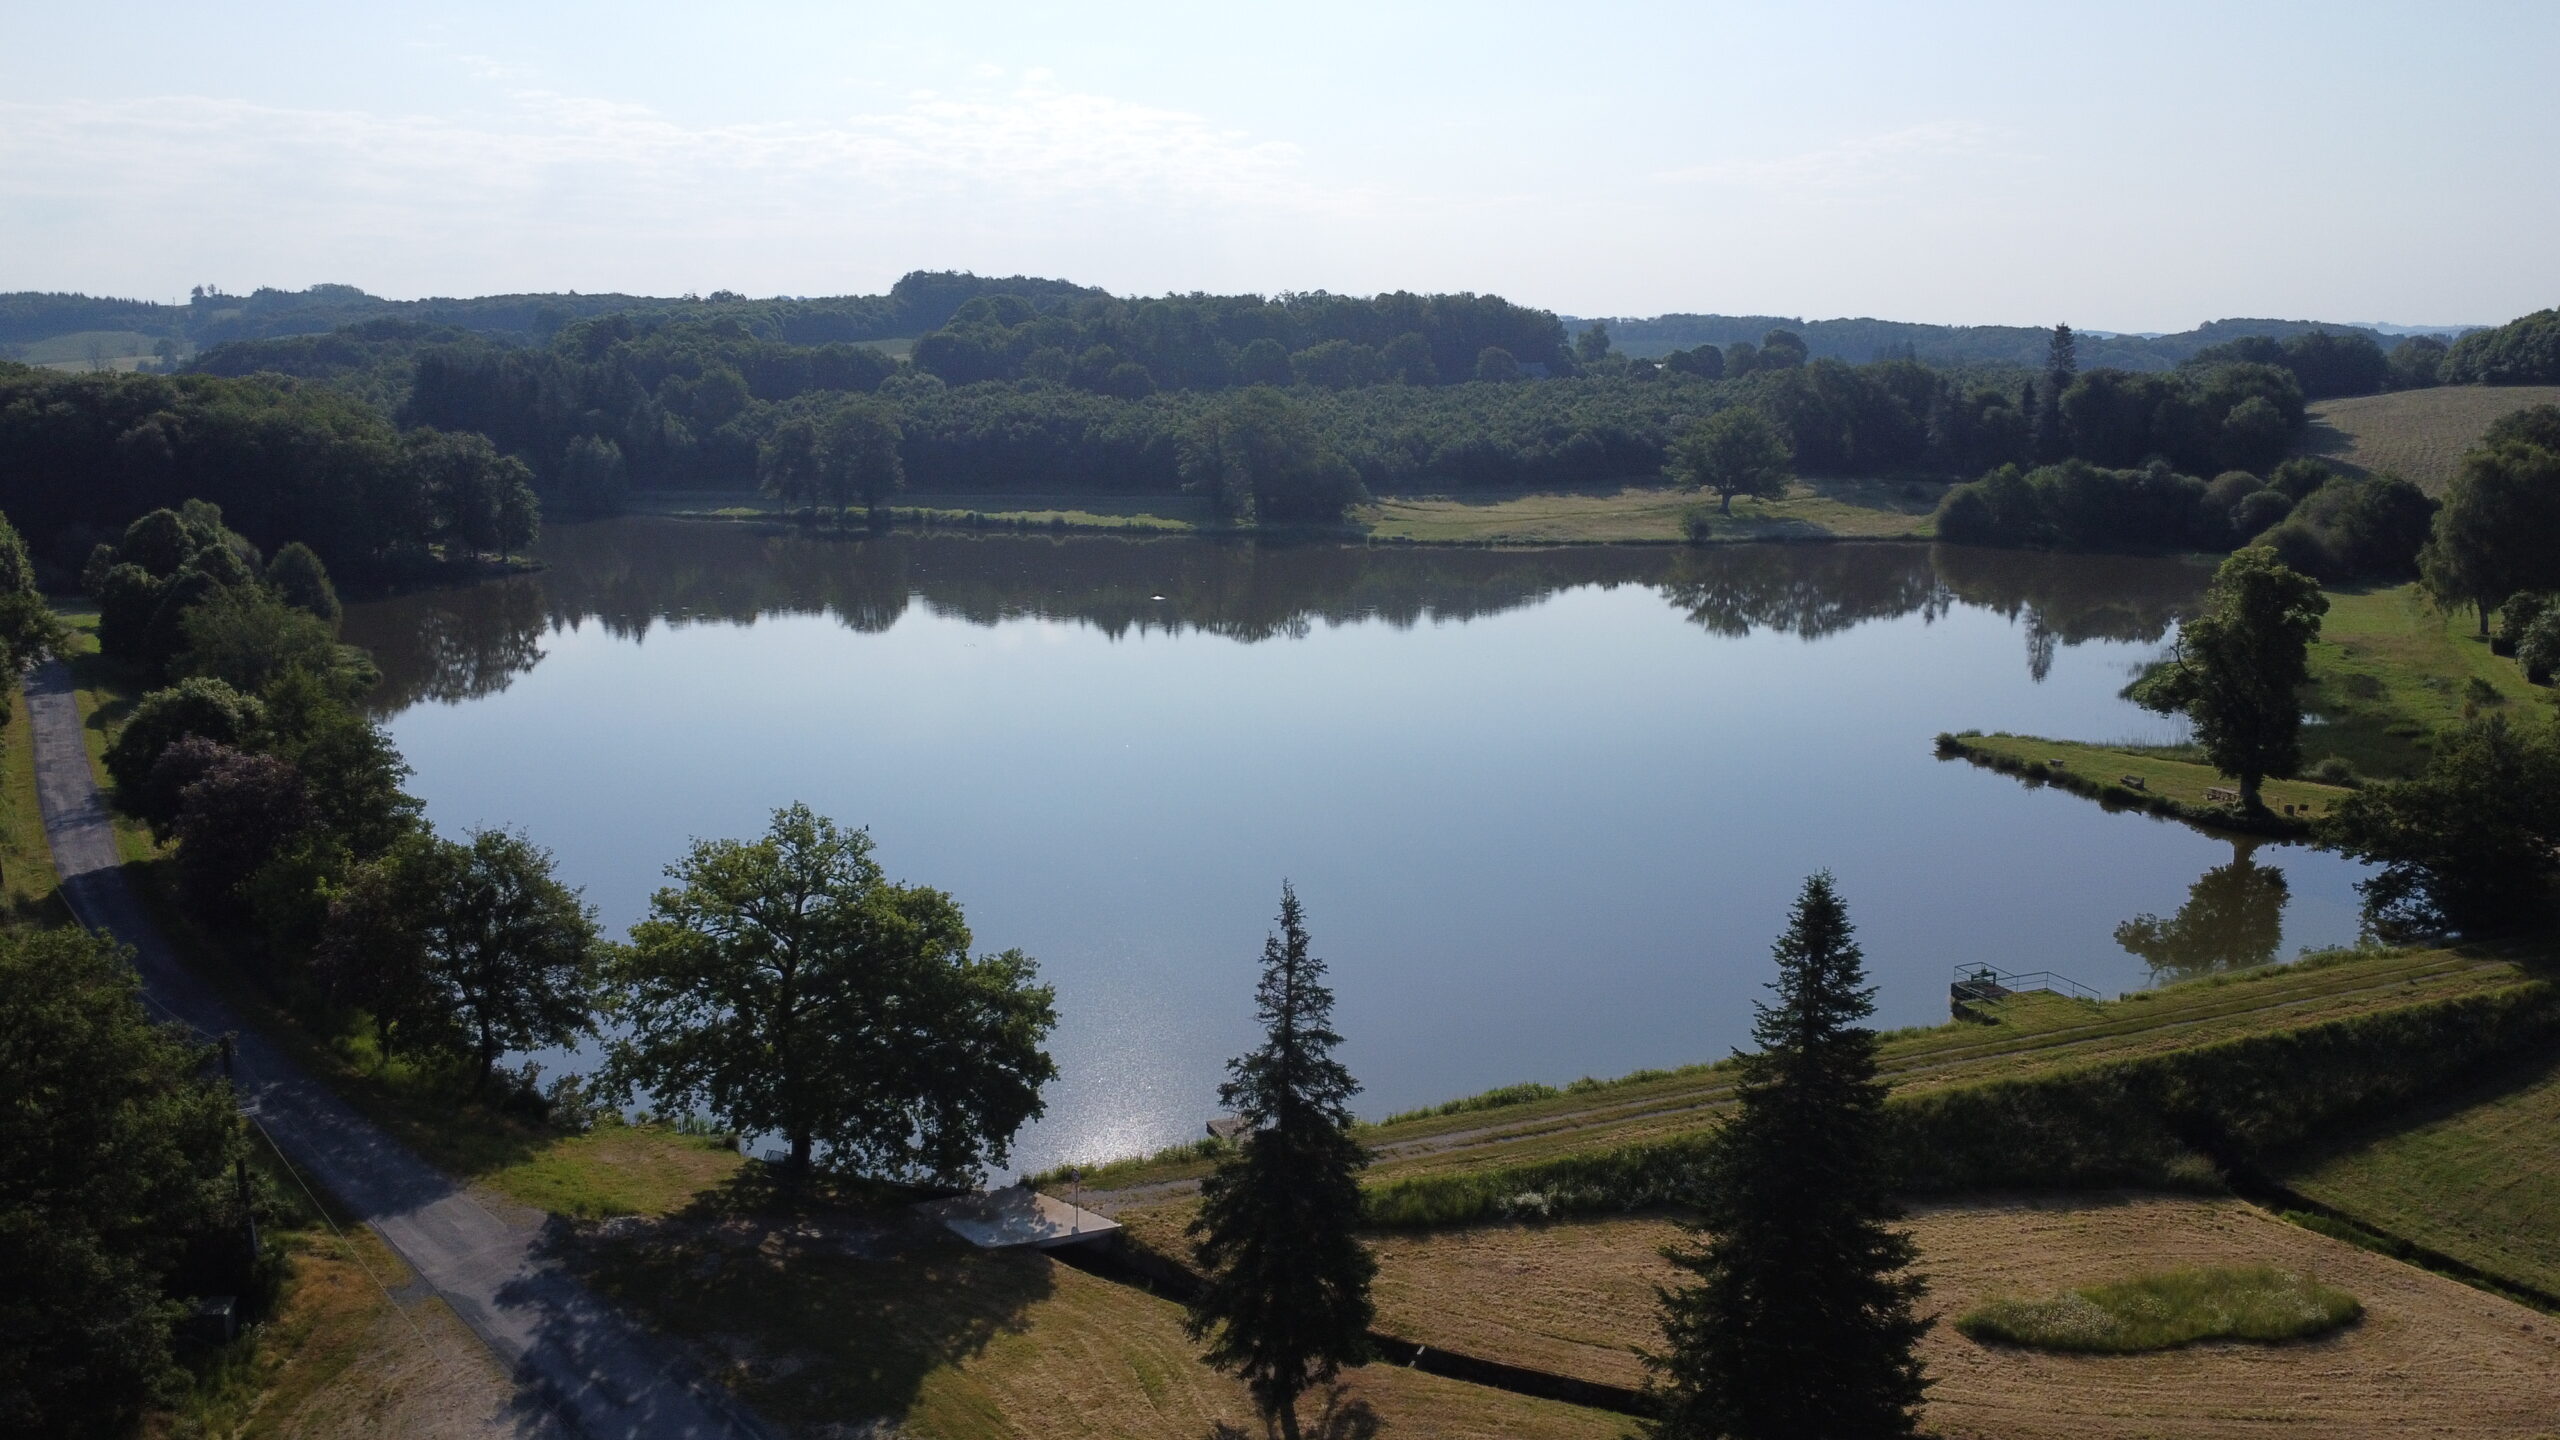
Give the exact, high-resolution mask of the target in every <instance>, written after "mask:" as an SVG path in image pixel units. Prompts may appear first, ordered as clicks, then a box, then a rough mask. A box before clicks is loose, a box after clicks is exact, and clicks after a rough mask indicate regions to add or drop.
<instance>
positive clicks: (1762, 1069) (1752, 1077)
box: [1646, 872, 1929, 1440]
mask: <svg viewBox="0 0 2560 1440" xmlns="http://www.w3.org/2000/svg"><path fill="white" fill-rule="evenodd" d="M1853 933H1854V932H1853V931H1852V930H1851V928H1850V925H1849V915H1848V911H1847V909H1846V908H1845V907H1843V906H1842V905H1841V903H1840V897H1839V895H1838V894H1837V893H1836V892H1835V891H1834V890H1833V889H1832V884H1831V876H1830V875H1829V874H1828V873H1827V872H1826V873H1824V874H1819V875H1816V876H1814V877H1813V878H1812V879H1810V880H1807V881H1806V882H1805V886H1804V893H1803V894H1802V895H1801V896H1799V897H1798V898H1797V900H1796V906H1795V912H1794V915H1793V917H1792V919H1791V920H1790V922H1789V924H1788V926H1787V933H1786V934H1785V935H1784V936H1782V937H1780V938H1779V940H1778V944H1777V949H1776V953H1777V960H1778V979H1777V983H1776V984H1775V985H1773V986H1772V987H1771V988H1772V989H1773V990H1775V991H1776V993H1777V1001H1776V1003H1775V1004H1764V1005H1759V1006H1757V1007H1755V1009H1756V1010H1757V1013H1758V1022H1757V1023H1756V1024H1755V1025H1754V1026H1753V1027H1752V1035H1753V1037H1754V1038H1756V1039H1757V1040H1758V1041H1759V1042H1760V1047H1761V1048H1760V1051H1759V1053H1757V1054H1752V1055H1743V1056H1740V1057H1738V1058H1739V1061H1740V1064H1741V1068H1742V1078H1741V1083H1740V1085H1739V1086H1738V1088H1737V1094H1738V1095H1739V1096H1740V1099H1741V1106H1740V1108H1739V1109H1738V1110H1737V1111H1736V1113H1735V1114H1734V1116H1733V1118H1732V1119H1730V1120H1728V1121H1726V1122H1725V1125H1724V1128H1723V1130H1722V1131H1721V1132H1719V1134H1718V1135H1717V1137H1716V1143H1715V1146H1714V1149H1713V1159H1712V1161H1711V1162H1710V1166H1709V1175H1708V1177H1707V1184H1706V1185H1705V1186H1704V1187H1703V1193H1702V1194H1701V1195H1700V1196H1699V1197H1698V1198H1699V1219H1698V1230H1697V1238H1696V1240H1695V1241H1694V1242H1693V1243H1692V1244H1690V1245H1687V1246H1684V1247H1681V1248H1679V1249H1677V1250H1674V1251H1673V1252H1672V1254H1671V1257H1670V1258H1671V1260H1672V1263H1673V1264H1674V1265H1676V1266H1678V1267H1679V1268H1680V1269H1681V1270H1683V1271H1686V1272H1687V1274H1688V1277H1689V1278H1687V1279H1686V1280H1684V1281H1683V1282H1682V1283H1681V1284H1680V1285H1679V1286H1677V1287H1676V1288H1670V1289H1665V1290H1662V1291H1661V1292H1660V1295H1661V1300H1662V1330H1663V1339H1664V1342H1665V1349H1664V1351H1663V1353H1661V1354H1659V1355H1651V1356H1648V1357H1646V1363H1647V1364H1648V1365H1649V1366H1650V1367H1651V1368H1652V1370H1653V1371H1654V1382H1653V1386H1652V1394H1653V1399H1654V1402H1655V1405H1656V1419H1655V1421H1654V1423H1653V1426H1652V1432H1651V1433H1652V1434H1653V1435H1655V1436H1657V1437H1660V1440H1813V1437H1821V1440H1866V1437H1873V1436H1900V1435H1909V1434H1912V1433H1914V1427H1915V1426H1916V1425H1917V1423H1918V1416H1917V1414H1916V1412H1917V1409H1918V1407H1919V1404H1920V1399H1921V1396H1922V1394H1923V1393H1924V1392H1925V1391H1926V1390H1927V1388H1928V1383H1929V1382H1928V1380H1927V1378H1926V1377H1925V1376H1924V1375H1923V1374H1922V1372H1921V1367H1920V1360H1919V1358H1918V1356H1916V1355H1915V1354H1914V1353H1913V1346H1914V1345H1916V1344H1917V1343H1918V1341H1919V1339H1920V1336H1921V1334H1922V1332H1924V1331H1925V1330H1927V1328H1928V1323H1927V1322H1926V1321H1924V1320H1920V1319H1916V1318H1914V1317H1913V1315H1912V1313H1911V1307H1912V1302H1913V1301H1914V1300H1916V1299H1917V1298H1918V1297H1919V1296H1920V1294H1921V1291H1922V1288H1923V1286H1922V1282H1921V1280H1920V1278H1919V1277H1918V1276H1915V1275H1911V1274H1908V1273H1906V1267H1908V1266H1909V1265H1910V1263H1911V1259H1912V1255H1913V1247H1912V1243H1911V1240H1910V1237H1909V1236H1907V1235H1904V1234H1902V1233H1901V1232H1899V1231H1895V1230H1891V1229H1888V1228H1886V1222H1888V1221H1891V1220H1894V1219H1897V1218H1899V1217H1900V1214H1901V1212H1900V1210H1899V1209H1898V1208H1897V1207H1896V1206H1895V1204H1894V1201H1893V1177H1892V1176H1891V1175H1890V1174H1889V1173H1888V1167H1887V1164H1886V1159H1887V1157H1886V1142H1885V1133H1884V1099H1885V1087H1884V1086H1883V1084H1882V1083H1881V1082H1879V1081H1878V1080H1877V1079H1876V1038H1875V1032H1874V1031H1872V1030H1869V1029H1867V1028H1865V1027H1864V1026H1862V1025H1860V1024H1859V1023H1858V1022H1859V1021H1861V1020H1864V1019H1865V1018H1866V1017H1867V1016H1868V1015H1869V1014H1870V1013H1872V1012H1873V1010H1874V1003H1873V997H1874V995H1875V991H1874V990H1873V989H1871V988H1869V987H1868V986H1867V985H1866V983H1865V981H1866V969H1865V957H1864V956H1863V955H1862V954H1861V953H1860V952H1859V950H1858V946H1857V943H1856V941H1855V940H1854V938H1853Z"/></svg>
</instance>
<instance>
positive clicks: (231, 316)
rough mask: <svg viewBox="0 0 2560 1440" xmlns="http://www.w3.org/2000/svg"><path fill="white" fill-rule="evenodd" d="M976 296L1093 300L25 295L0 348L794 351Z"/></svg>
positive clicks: (1003, 286) (322, 291) (1032, 285)
mask: <svg viewBox="0 0 2560 1440" xmlns="http://www.w3.org/2000/svg"><path fill="white" fill-rule="evenodd" d="M980 295H1018V296H1024V297H1028V298H1029V299H1031V300H1032V301H1034V302H1035V303H1038V304H1041V305H1050V304H1055V303H1057V302H1058V301H1061V300H1065V299H1070V298H1098V297H1100V296H1101V295H1102V292H1101V291H1099V290H1095V289H1091V288H1089V287H1087V286H1082V285H1075V284H1070V283H1069V282H1067V281H1064V280H1042V279H1037V278H1034V277H1031V276H1027V275H1013V276H993V275H987V276H980V275H968V274H960V273H956V272H952V271H930V270H918V271H915V272H913V273H911V274H909V275H907V276H905V277H904V278H902V279H900V280H899V281H898V283H897V284H895V285H893V286H891V287H890V288H889V292H888V293H887V294H885V295H832V296H820V297H808V298H793V297H788V296H775V297H773V298H770V299H763V300H751V299H749V298H747V297H746V296H744V295H740V294H738V293H737V292H735V291H730V290H715V291H713V292H712V293H711V294H709V295H684V296H674V297H665V296H652V295H581V294H579V293H577V292H576V291H574V290H572V291H568V292H565V293H555V294H546V295H482V296H476V297H472V298H468V299H448V298H431V299H425V300H385V299H383V298H382V297H380V296H378V295H368V294H366V293H365V292H364V291H362V290H359V289H357V288H356V287H355V286H353V285H314V286H312V287H310V288H309V289H307V290H276V289H271V288H266V287H261V288H259V289H257V290H255V291H252V292H251V293H249V294H247V295H230V294H225V293H224V292H223V291H222V290H220V289H219V288H216V287H212V286H202V285H199V286H197V287H196V288H195V292H194V294H192V295H191V296H190V297H189V298H188V300H187V302H186V303H185V304H183V305H177V304H171V305H163V304H158V303H155V302H153V301H149V300H118V299H110V298H107V297H103V296H90V295H71V294H59V293H44V292H38V291H31V290H22V291H17V292H14V293H9V294H0V345H7V344H13V343H22V342H25V341H28V340H40V339H43V338H45V337H46V336H49V335H65V334H72V333H75V332H78V331H84V330H131V331H137V332H139V333H141V334H144V335H148V336H152V337H155V338H163V337H165V338H168V339H172V340H178V341H183V342H186V343H187V344H188V345H189V346H191V347H192V348H195V349H199V350H206V349H211V348H212V347H214V346H216V345H220V344H223V343H225V342H227V341H232V340H257V339H266V338H271V337H274V336H280V335H316V334H325V333H327V332H329V331H332V330H338V329H343V328H345V327H347V326H349V325H360V324H363V323H365V322H367V321H376V320H396V321H402V322H406V323H408V324H412V325H423V326H442V327H449V328H452V329H456V330H463V331H468V332H470V333H472V334H477V335H488V336H495V337H501V338H506V339H512V340H520V341H526V340H544V339H548V338H550V337H551V336H552V335H553V334H555V333H557V332H558V331H559V330H560V329H561V328H562V327H564V326H567V325H569V324H571V323H572V322H574V321H578V320H583V319H589V318H592V317H594V316H598V315H618V314H669V315H680V316H684V317H687V318H691V319H700V320H720V319H733V320H738V321H740V322H741V323H744V324H747V325H749V326H751V327H754V328H756V329H758V330H761V331H765V332H768V333H771V334H773V335H774V336H775V337H776V338H779V339H787V340H790V341H792V342H794V343H797V344H803V345H814V344H820V343H823V342H826V341H830V340H886V339H896V338H901V337H905V336H911V335H921V334H923V333H924V332H926V331H928V330H932V329H935V328H937V327H939V326H941V325H943V324H945V323H946V322H948V321H949V320H950V318H951V315H952V313H953V312H954V311H956V310H958V309H959V308H960V306H961V305H963V304H965V303H967V302H968V301H970V300H972V299H975V298H977V297H978V296H980ZM5 358H8V357H7V356H6V354H5V353H0V359H5Z"/></svg>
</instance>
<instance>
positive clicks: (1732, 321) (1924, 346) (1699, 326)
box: [1562, 315, 2457, 370]
mask: <svg viewBox="0 0 2560 1440" xmlns="http://www.w3.org/2000/svg"><path fill="white" fill-rule="evenodd" d="M1562 318H1563V320H1564V324H1565V328H1566V329H1567V330H1570V331H1573V332H1576V333H1579V332H1580V331H1582V330H1583V329H1584V328H1585V327H1586V326H1589V325H1590V324H1592V323H1593V322H1592V319H1591V318H1588V317H1582V316H1572V315H1568V316H1564V317H1562ZM1606 323H1607V325H1608V327H1609V338H1610V340H1611V342H1612V343H1613V344H1614V345H1615V346H1616V347H1617V348H1618V349H1619V350H1621V351H1623V352H1625V353H1627V354H1629V355H1633V356H1636V357H1638V358H1639V359H1656V358H1659V357H1661V356H1664V355H1668V354H1670V353H1671V352H1672V351H1674V350H1687V349H1693V348H1695V347H1697V346H1699V345H1716V346H1724V345H1730V344H1732V343H1734V342H1735V341H1737V340H1747V341H1749V342H1751V343H1752V344H1754V345H1757V344H1759V343H1760V337H1761V336H1763V335H1766V334H1767V333H1769V332H1770V331H1771V330H1776V329H1786V330H1792V331H1794V332H1795V333H1796V334H1798V335H1800V336H1802V337H1804V342H1805V346H1806V348H1807V349H1808V350H1810V351H1811V352H1812V354H1813V357H1814V358H1815V359H1817V360H1845V361H1847V362H1849V363H1850V364H1853V365H1863V364H1865V363H1867V362H1868V361H1870V360H1890V359H1894V358H1896V357H1900V356H1905V355H1907V356H1909V357H1910V358H1911V359H1914V360H1919V361H1923V362H1926V363H1928V364H1931V365H1942V366H1967V365H2021V366H2026V367H2028V368H2031V369H2032V368H2036V367H2040V366H2042V365H2043V364H2044V359H2045V346H2046V344H2047V342H2048V341H2050V340H2051V338H2052V335H2053V332H2052V330H2051V329H2049V328H2041V327H2037V326H2032V325H1921V324H1914V323H1911V322H1909V321H1903V320H1875V319H1869V318H1866V317H1863V316H1862V317H1859V318H1856V319H1839V320H1806V319H1802V318H1800V317H1796V316H1788V315H1653V316H1646V317H1642V318H1624V317H1620V318H1609V319H1607V320H1606ZM2311 330H2326V331H2329V332H2330V333H2332V334H2340V335H2343V334H2348V333H2350V332H2356V333H2362V334H2367V335H2371V336H2372V337H2373V338H2374V342H2375V343H2376V344H2378V345H2380V346H2381V347H2382V348H2383V349H2384V350H2386V351H2387V350H2389V349H2390V348H2391V347H2392V346H2394V345H2397V344H2399V343H2400V341H2401V339H2402V338H2404V337H2405V336H2407V335H2409V334H2413V333H2420V332H2416V331H2413V330H2411V329H2410V328H2408V327H2405V326H2393V327H2390V328H2389V329H2377V328H2374V327H2370V326H2363V325H2344V324H2324V323H2322V322H2320V321H2315V320H2253V319H2232V320H2208V321H2206V322H2205V323H2204V324H2202V325H2199V326H2197V327H2196V328H2194V329H2193V330H2182V331H2179V332H2178V333H2176V334H2174V335H2117V334H2108V333H2105V332H2101V331H2086V330H2084V331H2082V332H2080V334H2079V336H2078V341H2079V344H2078V358H2079V361H2080V365H2081V368H2083V369H2095V368H2098V367H2100V366H2109V367H2113V368H2115V369H2119V370H2171V369H2175V368H2176V367H2177V365H2178V362H2180V361H2182V360H2185V359H2186V358H2188V357H2189V356H2191V355H2193V354H2195V353H2196V352H2197V351H2199V350H2202V349H2204V348H2205V347H2207V346H2210V345H2220V344H2222V343H2224V342H2225V341H2229V340H2237V339H2240V338H2242V337H2244V336H2251V335H2263V336H2265V337H2267V338H2268V339H2270V340H2283V339H2286V338H2287V337H2289V336H2294V335H2299V334H2302V333H2304V332H2306V331H2311ZM2424 333H2429V334H2435V333H2438V332H2433V331H2429V332H2424ZM2455 333H2457V332H2456V331H2455V330H2453V329H2448V330H2445V331H2443V332H2441V334H2442V337H2443V338H2445V339H2448V340H2450V339H2451V338H2452V337H2453V335H2454V334H2455Z"/></svg>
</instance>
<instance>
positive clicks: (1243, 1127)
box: [1209, 1115, 1253, 1140]
mask: <svg viewBox="0 0 2560 1440" xmlns="http://www.w3.org/2000/svg"><path fill="white" fill-rule="evenodd" d="M1252 1128H1253V1127H1252V1126H1251V1125H1250V1124H1248V1123H1246V1121H1245V1118H1244V1117H1243V1116H1241V1115H1219V1116H1215V1117H1213V1118H1212V1119H1211V1120H1210V1121H1209V1138H1210V1139H1212V1140H1241V1139H1243V1138H1244V1137H1245V1132H1247V1131H1249V1130H1251V1129H1252Z"/></svg>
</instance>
